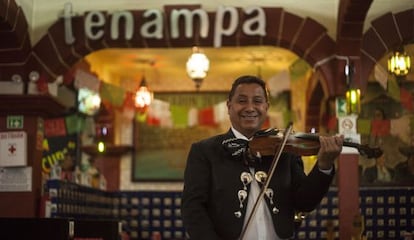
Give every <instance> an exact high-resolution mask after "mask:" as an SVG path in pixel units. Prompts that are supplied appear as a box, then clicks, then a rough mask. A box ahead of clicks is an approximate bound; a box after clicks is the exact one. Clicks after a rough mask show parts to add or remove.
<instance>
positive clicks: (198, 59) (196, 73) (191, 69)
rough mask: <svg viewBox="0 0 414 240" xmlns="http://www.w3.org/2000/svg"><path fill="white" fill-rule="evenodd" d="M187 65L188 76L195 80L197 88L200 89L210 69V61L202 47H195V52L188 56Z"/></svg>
mask: <svg viewBox="0 0 414 240" xmlns="http://www.w3.org/2000/svg"><path fill="white" fill-rule="evenodd" d="M186 67H187V68H186V69H187V74H188V76H189V77H190V78H191V79H192V80H193V81H194V83H195V85H196V88H197V90H199V89H200V86H201V83H202V82H203V80H204V78H205V77H206V76H207V72H208V70H209V69H210V61H209V60H208V58H207V56H206V55H205V54H204V53H203V52H202V51H201V49H200V48H198V47H193V53H192V54H191V56H190V57H189V58H188V61H187V65H186Z"/></svg>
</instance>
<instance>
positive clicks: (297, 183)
mask: <svg viewBox="0 0 414 240" xmlns="http://www.w3.org/2000/svg"><path fill="white" fill-rule="evenodd" d="M230 138H234V135H233V133H232V131H231V130H229V131H228V132H227V133H226V134H222V135H217V136H214V137H211V138H208V139H205V140H202V141H199V142H196V143H194V144H193V145H192V146H191V149H190V152H189V154H188V158H187V166H186V169H185V172H184V189H183V195H182V218H183V223H184V227H185V229H186V231H187V233H188V234H189V236H190V238H191V239H195V240H204V239H205V240H219V239H222V240H232V239H238V238H239V236H240V234H241V231H242V227H243V222H244V218H245V212H246V205H247V199H246V200H245V201H244V204H243V207H241V206H240V201H239V196H238V192H239V190H241V189H243V187H244V185H243V182H242V180H241V174H242V173H243V172H244V173H246V172H247V173H249V172H250V171H249V168H248V166H246V164H244V162H243V161H241V160H240V159H237V158H234V157H232V156H231V153H230V152H228V151H227V150H226V149H225V148H224V147H223V145H222V142H223V141H224V140H226V139H230ZM272 159H273V157H270V156H269V157H262V161H261V163H260V164H259V167H258V168H259V169H256V172H257V171H259V170H262V171H265V172H268V169H269V168H270V165H271V161H272ZM253 177H254V176H253ZM332 179H333V173H332V174H331V175H327V174H325V173H323V172H321V171H319V169H318V167H317V166H316V165H315V167H314V168H313V169H312V170H311V172H310V173H309V174H308V175H306V174H305V173H304V171H303V163H302V159H301V158H300V156H296V155H293V154H288V153H283V154H282V155H281V157H280V159H279V162H278V164H277V167H276V170H275V172H274V175H273V178H272V179H271V181H270V183H269V186H268V189H272V190H273V191H274V196H273V199H272V200H273V201H270V200H271V199H270V198H267V197H265V199H266V202H267V206H268V207H269V209H270V211H271V214H272V218H273V224H274V227H275V230H276V233H277V235H278V236H279V237H280V238H289V237H292V235H293V232H294V213H295V211H301V212H308V211H312V210H313V209H315V208H316V207H317V205H318V204H319V203H320V201H321V200H322V198H323V197H324V196H325V194H326V192H327V191H328V189H329V185H330V183H331V181H332ZM249 190H250V184H248V185H247V192H249ZM248 196H249V195H248ZM275 207H276V208H277V209H278V211H274V208H275ZM272 209H273V211H272ZM240 213H241V214H240Z"/></svg>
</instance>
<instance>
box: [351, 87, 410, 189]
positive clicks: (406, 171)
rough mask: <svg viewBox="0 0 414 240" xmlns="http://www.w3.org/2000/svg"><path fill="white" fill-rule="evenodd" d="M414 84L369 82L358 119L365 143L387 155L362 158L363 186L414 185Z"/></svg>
mask: <svg viewBox="0 0 414 240" xmlns="http://www.w3.org/2000/svg"><path fill="white" fill-rule="evenodd" d="M413 97H414V83H413V82H411V81H403V82H400V83H397V82H396V81H395V79H392V80H388V85H387V88H383V87H382V86H381V85H380V84H378V83H377V82H372V83H370V84H369V85H368V88H367V94H366V95H365V96H364V98H363V99H362V103H363V104H362V111H361V114H360V116H359V119H358V123H357V124H358V133H360V134H361V143H362V144H368V145H369V146H373V147H380V148H381V149H382V150H383V154H378V156H375V157H374V158H371V159H366V158H364V157H360V174H361V175H360V181H361V185H362V186H372V185H408V186H413V185H414V105H413V100H414V98H413Z"/></svg>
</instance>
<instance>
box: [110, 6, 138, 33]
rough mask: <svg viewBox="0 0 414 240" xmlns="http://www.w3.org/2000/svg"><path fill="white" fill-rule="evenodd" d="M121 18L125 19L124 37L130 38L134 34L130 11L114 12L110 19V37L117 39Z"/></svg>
mask: <svg viewBox="0 0 414 240" xmlns="http://www.w3.org/2000/svg"><path fill="white" fill-rule="evenodd" d="M121 19H124V20H125V39H127V40H131V39H132V35H133V34H134V31H133V29H134V18H133V16H132V13H131V12H126V11H122V12H115V13H114V14H113V15H112V19H111V39H118V37H119V22H120V20H121Z"/></svg>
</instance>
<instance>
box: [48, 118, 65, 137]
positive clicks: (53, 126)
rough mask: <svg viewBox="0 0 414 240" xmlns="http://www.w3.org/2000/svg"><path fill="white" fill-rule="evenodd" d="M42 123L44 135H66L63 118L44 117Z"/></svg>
mask: <svg viewBox="0 0 414 240" xmlns="http://www.w3.org/2000/svg"><path fill="white" fill-rule="evenodd" d="M44 124H45V125H44V126H45V137H53V136H65V135H66V124H65V119H64V118H54V119H46V120H45V122H44Z"/></svg>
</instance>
